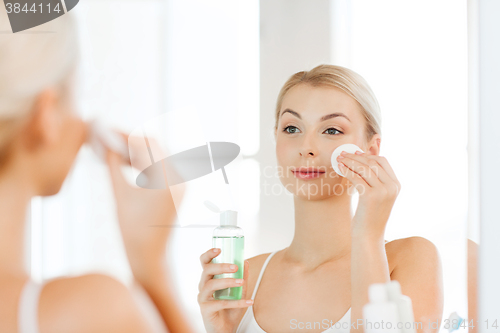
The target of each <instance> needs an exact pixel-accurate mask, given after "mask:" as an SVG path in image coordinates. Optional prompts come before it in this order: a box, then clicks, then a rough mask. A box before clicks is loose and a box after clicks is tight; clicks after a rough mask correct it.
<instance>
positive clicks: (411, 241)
mask: <svg viewBox="0 0 500 333" xmlns="http://www.w3.org/2000/svg"><path fill="white" fill-rule="evenodd" d="M386 252H387V256H388V257H389V256H391V257H392V258H393V261H394V266H395V273H397V272H398V271H399V270H400V269H401V268H408V267H409V266H413V267H420V268H422V267H423V266H427V268H432V267H431V266H434V268H436V269H437V268H439V267H436V265H438V266H439V261H440V258H439V251H438V249H437V247H436V245H435V244H434V243H433V242H431V241H430V240H428V239H427V238H424V237H420V236H412V237H406V238H399V239H395V240H393V241H391V242H388V243H387V244H386Z"/></svg>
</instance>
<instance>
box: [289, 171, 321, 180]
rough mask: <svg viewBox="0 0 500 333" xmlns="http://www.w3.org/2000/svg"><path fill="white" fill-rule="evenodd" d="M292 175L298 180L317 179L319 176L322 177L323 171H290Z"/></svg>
mask: <svg viewBox="0 0 500 333" xmlns="http://www.w3.org/2000/svg"><path fill="white" fill-rule="evenodd" d="M292 172H293V175H294V176H295V177H297V178H299V179H313V178H318V177H320V176H321V175H323V174H324V173H325V172H324V171H306V172H301V171H295V170H294V171H292Z"/></svg>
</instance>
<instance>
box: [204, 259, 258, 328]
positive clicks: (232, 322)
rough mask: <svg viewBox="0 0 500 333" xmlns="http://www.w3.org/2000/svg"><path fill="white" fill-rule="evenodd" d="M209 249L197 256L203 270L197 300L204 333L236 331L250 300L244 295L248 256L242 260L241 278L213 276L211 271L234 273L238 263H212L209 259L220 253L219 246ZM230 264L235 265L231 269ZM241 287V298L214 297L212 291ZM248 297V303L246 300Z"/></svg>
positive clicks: (245, 292) (251, 302) (245, 291)
mask: <svg viewBox="0 0 500 333" xmlns="http://www.w3.org/2000/svg"><path fill="white" fill-rule="evenodd" d="M213 250H214V249H210V250H208V251H207V252H205V253H203V254H202V255H201V256H200V262H201V266H202V267H203V272H202V275H201V280H200V283H199V285H198V290H199V294H198V304H200V310H201V315H202V317H203V323H204V325H205V329H206V331H207V333H235V332H236V329H237V328H238V325H239V322H240V320H241V318H242V317H243V314H244V313H245V311H246V309H247V308H248V307H249V306H250V305H252V304H253V301H252V300H247V299H246V294H247V285H248V267H249V263H248V261H247V260H245V261H244V265H245V266H244V268H243V280H242V281H237V279H232V278H221V279H214V278H213V277H214V275H217V274H223V273H235V272H236V271H237V270H238V266H237V265H232V264H219V263H212V262H211V261H212V259H213V258H215V257H217V256H218V255H219V254H220V249H216V252H214V251H213ZM231 266H236V267H235V268H234V269H233V268H232V267H231ZM233 287H243V289H242V295H241V299H240V300H216V299H214V297H213V294H214V292H215V291H216V290H220V289H224V288H233ZM248 301H250V303H247V302H248Z"/></svg>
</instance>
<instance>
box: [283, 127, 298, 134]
mask: <svg viewBox="0 0 500 333" xmlns="http://www.w3.org/2000/svg"><path fill="white" fill-rule="evenodd" d="M289 128H290V129H295V130H298V128H297V127H295V126H287V127H285V128H284V129H283V132H287V133H290V134H293V133H297V132H295V130H294V131H293V132H290V131H287V130H288V129H289Z"/></svg>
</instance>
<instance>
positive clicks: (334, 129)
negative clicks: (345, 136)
mask: <svg viewBox="0 0 500 333" xmlns="http://www.w3.org/2000/svg"><path fill="white" fill-rule="evenodd" d="M328 131H330V132H329V133H328V134H332V135H333V134H334V133H332V131H337V132H339V133H340V134H342V132H341V131H339V130H338V129H336V128H333V127H331V128H329V129H327V130H326V131H325V132H328Z"/></svg>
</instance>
